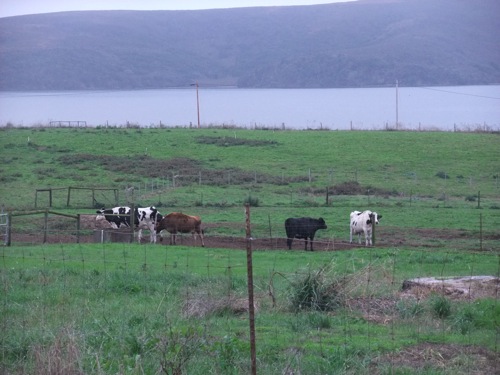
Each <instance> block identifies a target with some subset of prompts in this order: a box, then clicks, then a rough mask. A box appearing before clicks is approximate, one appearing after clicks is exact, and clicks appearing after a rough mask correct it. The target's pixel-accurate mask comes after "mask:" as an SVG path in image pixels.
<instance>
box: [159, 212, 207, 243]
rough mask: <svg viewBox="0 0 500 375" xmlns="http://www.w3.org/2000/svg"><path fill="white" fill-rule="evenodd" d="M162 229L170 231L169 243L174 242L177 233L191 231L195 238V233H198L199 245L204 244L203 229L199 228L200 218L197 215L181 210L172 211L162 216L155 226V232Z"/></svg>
mask: <svg viewBox="0 0 500 375" xmlns="http://www.w3.org/2000/svg"><path fill="white" fill-rule="evenodd" d="M162 230H166V231H167V232H169V233H170V244H171V245H175V244H176V237H177V233H192V234H193V239H194V240H196V235H199V236H200V238H201V246H203V247H204V246H205V242H204V241H203V231H202V229H201V218H200V217H199V216H190V215H186V214H183V213H182V212H172V213H170V214H168V215H166V216H164V217H163V219H162V220H161V221H159V223H158V225H157V226H156V232H157V233H160V232H161V231H162ZM160 241H161V238H160Z"/></svg>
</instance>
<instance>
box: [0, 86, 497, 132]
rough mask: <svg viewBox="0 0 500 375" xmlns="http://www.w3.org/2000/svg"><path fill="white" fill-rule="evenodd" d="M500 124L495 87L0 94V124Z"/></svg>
mask: <svg viewBox="0 0 500 375" xmlns="http://www.w3.org/2000/svg"><path fill="white" fill-rule="evenodd" d="M198 114H199V124H200V126H201V127H208V126H236V127H246V128H280V129H330V130H337V129H338V130H345V129H353V130H372V129H373V130H375V129H387V128H389V129H396V128H398V129H415V130H443V131H449V130H463V131H475V130H488V131H498V130H500V85H491V86H453V87H384V88H344V89H242V88H209V87H203V86H199V87H198V90H197V89H196V87H187V88H172V89H161V90H131V91H47V92H0V126H2V127H4V126H49V125H53V126H58V125H70V126H127V125H129V126H130V125H133V126H141V127H151V126H154V127H157V126H167V127H174V126H181V127H184V126H191V127H197V126H198Z"/></svg>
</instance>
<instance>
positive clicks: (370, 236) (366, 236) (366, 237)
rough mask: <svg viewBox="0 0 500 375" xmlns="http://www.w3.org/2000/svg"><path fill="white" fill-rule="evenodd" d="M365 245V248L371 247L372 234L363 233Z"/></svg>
mask: <svg viewBox="0 0 500 375" xmlns="http://www.w3.org/2000/svg"><path fill="white" fill-rule="evenodd" d="M365 243H366V246H371V245H372V234H371V232H369V231H366V232H365Z"/></svg>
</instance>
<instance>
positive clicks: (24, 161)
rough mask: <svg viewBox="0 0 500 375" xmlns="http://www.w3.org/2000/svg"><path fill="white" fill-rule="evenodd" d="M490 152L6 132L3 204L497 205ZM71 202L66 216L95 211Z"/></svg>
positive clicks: (376, 142) (261, 134) (347, 142)
mask: <svg viewBox="0 0 500 375" xmlns="http://www.w3.org/2000/svg"><path fill="white" fill-rule="evenodd" d="M498 145H499V138H498V135H497V134H463V133H414V132H370V131H368V132H337V131H274V132H271V131H263V130H260V131H259V130H245V129H215V128H214V129H107V128H96V129H68V128H50V129H49V128H26V129H22V128H21V129H3V130H2V131H1V137H0V147H1V148H2V150H3V152H2V155H1V158H2V165H1V167H0V176H1V186H0V204H1V205H3V206H4V207H5V208H7V209H29V208H32V207H33V205H34V194H35V190H36V189H43V188H48V187H52V188H55V187H68V186H75V187H94V188H97V187H99V188H102V187H106V188H117V189H119V191H120V197H121V198H120V200H121V202H120V203H121V204H124V203H125V202H123V201H124V200H125V199H126V195H125V193H124V192H125V189H126V188H130V187H135V196H134V200H135V201H140V203H141V204H156V203H158V201H159V200H161V201H163V202H164V203H165V204H170V205H175V204H177V205H187V206H189V205H207V204H211V205H215V204H219V203H222V202H224V205H226V206H231V205H241V204H242V202H243V200H244V199H246V198H247V197H248V196H249V195H252V196H253V197H254V198H256V199H259V200H260V204H263V205H275V206H276V205H286V204H290V203H292V204H297V203H298V200H300V199H302V200H304V199H305V200H307V201H310V203H311V204H312V203H315V204H316V205H318V204H324V203H326V188H327V187H328V189H329V194H330V195H331V197H341V196H345V195H367V196H379V197H390V196H392V197H409V196H410V195H411V196H413V197H416V198H421V199H423V198H429V199H432V200H435V202H438V201H439V200H440V199H456V200H458V201H460V202H464V203H465V201H466V199H467V198H468V197H469V198H470V197H471V196H476V195H477V194H478V192H480V193H481V197H482V198H483V199H491V200H493V201H496V202H497V203H498V199H499V198H500V186H499V180H498V176H499V173H500V170H499V166H498V160H500V148H499V147H498ZM174 180H175V181H174ZM189 193H192V194H191V195H190V197H189V198H188V197H187V196H186V194H188V195H189ZM202 195H203V197H201V196H202ZM98 198H99V199H97V200H101V202H98V203H104V204H109V202H108V201H106V199H107V198H106V197H105V196H103V197H98ZM75 199H77V201H75V202H74V203H73V202H72V203H73V204H72V205H73V206H80V207H81V206H84V207H91V206H92V204H90V202H88V201H81V202H78V197H75ZM200 199H202V202H200V201H199V200H200ZM470 200H473V198H470ZM42 204H43V203H42ZM311 204H310V205H311ZM53 205H54V206H56V207H64V206H65V205H66V200H65V199H62V200H56V201H55V202H54V203H53Z"/></svg>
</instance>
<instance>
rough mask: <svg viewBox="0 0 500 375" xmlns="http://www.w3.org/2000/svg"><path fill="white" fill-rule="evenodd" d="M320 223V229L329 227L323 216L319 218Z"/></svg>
mask: <svg viewBox="0 0 500 375" xmlns="http://www.w3.org/2000/svg"><path fill="white" fill-rule="evenodd" d="M318 224H319V226H318V229H327V226H326V223H325V220H324V219H323V218H322V217H320V218H319V219H318Z"/></svg>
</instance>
